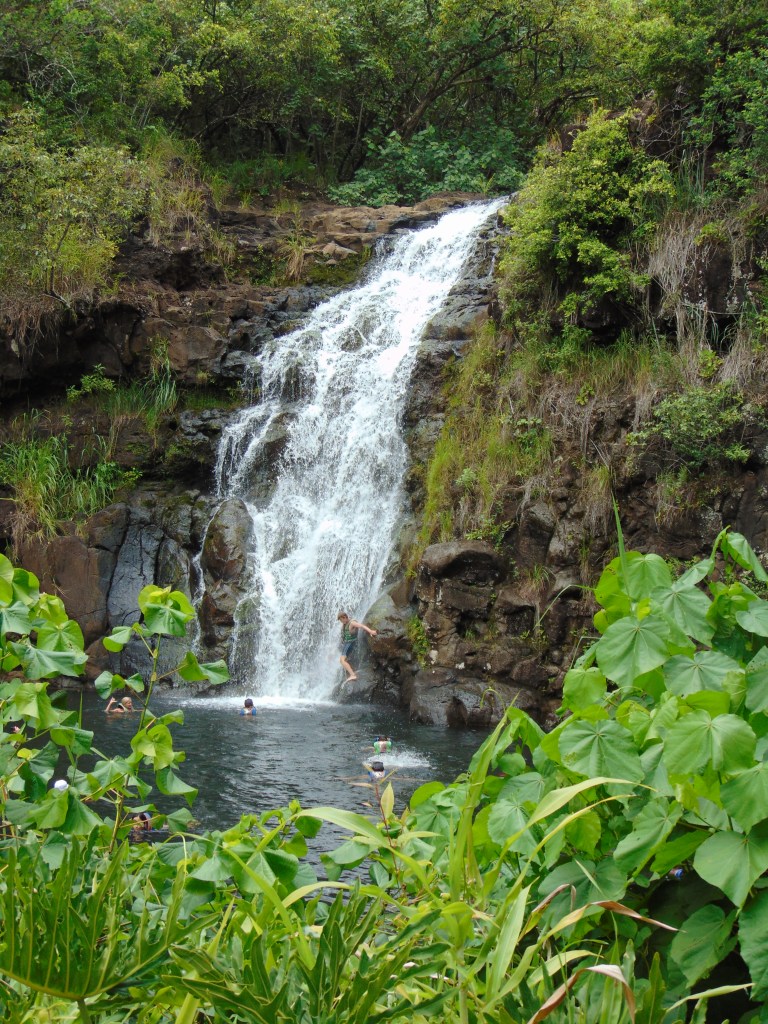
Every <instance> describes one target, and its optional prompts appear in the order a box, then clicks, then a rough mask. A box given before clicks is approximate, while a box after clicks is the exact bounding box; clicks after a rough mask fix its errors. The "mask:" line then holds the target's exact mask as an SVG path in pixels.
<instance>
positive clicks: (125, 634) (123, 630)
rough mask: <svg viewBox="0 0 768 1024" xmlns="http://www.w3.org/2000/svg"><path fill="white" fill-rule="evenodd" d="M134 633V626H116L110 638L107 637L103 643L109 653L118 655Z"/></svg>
mask: <svg viewBox="0 0 768 1024" xmlns="http://www.w3.org/2000/svg"><path fill="white" fill-rule="evenodd" d="M134 632H135V628H134V626H116V627H115V628H114V629H113V630H112V632H111V633H110V634H109V636H105V637H104V638H103V639H102V641H101V642H102V643H103V644H104V646H105V647H106V649H107V650H108V651H112V652H113V653H115V654H117V653H119V652H120V651H122V649H123V648H124V647H125V645H126V644H127V643H128V641H129V640H130V639H131V637H132V636H133V634H134Z"/></svg>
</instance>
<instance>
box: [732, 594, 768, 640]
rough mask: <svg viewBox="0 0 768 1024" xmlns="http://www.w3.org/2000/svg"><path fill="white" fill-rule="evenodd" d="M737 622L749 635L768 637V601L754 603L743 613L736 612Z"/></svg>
mask: <svg viewBox="0 0 768 1024" xmlns="http://www.w3.org/2000/svg"><path fill="white" fill-rule="evenodd" d="M736 621H737V622H738V624H739V625H740V626H741V628H742V629H746V631H747V632H748V633H757V635H758V636H768V601H760V600H757V601H753V602H752V603H751V604H750V605H749V607H747V608H745V609H744V610H743V611H738V612H736Z"/></svg>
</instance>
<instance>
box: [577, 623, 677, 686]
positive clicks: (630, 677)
mask: <svg viewBox="0 0 768 1024" xmlns="http://www.w3.org/2000/svg"><path fill="white" fill-rule="evenodd" d="M668 639H669V626H668V625H667V623H666V622H665V621H664V619H662V618H661V617H660V616H657V615H647V616H646V617H645V618H644V619H638V618H636V617H635V616H634V615H631V616H630V615H628V616H626V617H625V618H623V619H619V621H618V622H614V623H612V625H610V626H609V627H608V629H606V631H605V633H604V634H603V636H602V637H601V638H600V639H599V640H598V641H597V644H596V645H595V653H596V656H597V663H598V665H599V666H600V668H601V670H602V671H603V672H604V673H605V675H606V676H607V677H608V678H609V679H612V680H613V681H614V682H615V683H617V684H618V685H619V686H633V685H634V683H635V680H636V679H637V677H638V676H640V675H643V674H645V673H646V672H652V671H653V669H655V668H658V666H659V665H663V664H664V662H665V661H666V660H667V658H668V657H669V648H668V645H667V641H668Z"/></svg>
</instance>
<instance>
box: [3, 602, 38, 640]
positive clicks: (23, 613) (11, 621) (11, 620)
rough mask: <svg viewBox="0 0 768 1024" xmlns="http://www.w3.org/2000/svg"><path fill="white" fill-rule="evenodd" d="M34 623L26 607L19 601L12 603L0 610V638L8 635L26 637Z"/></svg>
mask: <svg viewBox="0 0 768 1024" xmlns="http://www.w3.org/2000/svg"><path fill="white" fill-rule="evenodd" d="M35 621H36V620H35V619H34V618H33V616H32V614H31V612H30V609H29V608H28V607H27V605H25V604H22V603H21V601H14V602H13V604H9V605H8V606H7V607H6V608H0V636H6V635H7V634H9V633H11V634H16V635H18V636H28V635H29V634H30V633H31V632H32V630H33V628H34V623H35Z"/></svg>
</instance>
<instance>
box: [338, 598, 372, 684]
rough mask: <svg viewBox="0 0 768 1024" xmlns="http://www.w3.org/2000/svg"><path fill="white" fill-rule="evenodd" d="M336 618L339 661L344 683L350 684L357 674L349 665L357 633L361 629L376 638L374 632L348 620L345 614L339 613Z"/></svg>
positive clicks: (361, 624) (361, 623) (363, 625)
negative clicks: (338, 630) (339, 648)
mask: <svg viewBox="0 0 768 1024" xmlns="http://www.w3.org/2000/svg"><path fill="white" fill-rule="evenodd" d="M336 618H337V619H338V621H339V622H340V623H341V657H340V658H339V661H340V662H341V667H342V668H343V669H344V671H345V673H346V676H347V679H346V681H347V682H348V683H352V682H354V681H355V679H357V673H356V672H355V670H354V669H353V668H352V666H351V665H350V663H349V655H350V654H351V653H352V651H353V650H354V649H355V644H356V643H357V634H358V631H359V630H361V629H362V630H365V632H366V633H367V634H368V635H369V636H376V630H375V629H371V628H370V627H369V626H366V625H365V623H364V622H356V621H355V620H354V619H350V617H349V616H348V615H347V613H346V612H339V614H338V615H337V616H336Z"/></svg>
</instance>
